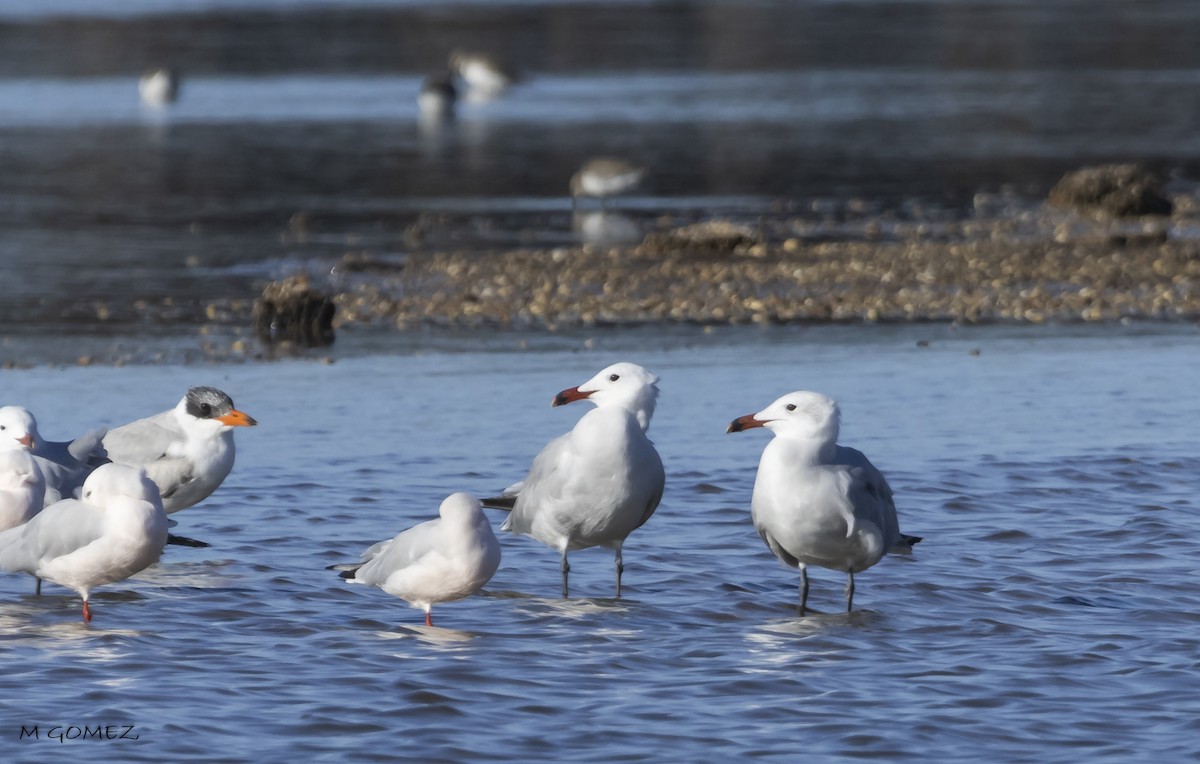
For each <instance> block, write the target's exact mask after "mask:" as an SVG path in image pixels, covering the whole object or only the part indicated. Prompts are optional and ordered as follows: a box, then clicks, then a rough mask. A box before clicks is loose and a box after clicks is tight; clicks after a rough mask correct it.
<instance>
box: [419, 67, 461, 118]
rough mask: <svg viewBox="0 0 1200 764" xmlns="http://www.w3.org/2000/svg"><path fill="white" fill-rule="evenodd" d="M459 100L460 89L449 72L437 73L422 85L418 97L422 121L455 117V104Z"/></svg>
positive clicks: (427, 78)
mask: <svg viewBox="0 0 1200 764" xmlns="http://www.w3.org/2000/svg"><path fill="white" fill-rule="evenodd" d="M457 100H458V88H456V87H454V77H453V76H452V75H451V74H450V73H449V72H437V73H435V74H431V75H429V76H428V77H426V78H425V81H424V82H422V83H421V93H420V94H419V95H418V96H417V108H418V109H420V111H421V118H422V119H431V120H442V119H449V118H450V117H453V116H454V104H455V102H456V101H457Z"/></svg>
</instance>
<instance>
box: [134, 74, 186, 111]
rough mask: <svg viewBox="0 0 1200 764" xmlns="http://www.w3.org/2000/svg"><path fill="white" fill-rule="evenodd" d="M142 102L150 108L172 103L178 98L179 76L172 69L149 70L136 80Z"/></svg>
mask: <svg viewBox="0 0 1200 764" xmlns="http://www.w3.org/2000/svg"><path fill="white" fill-rule="evenodd" d="M138 93H140V94H141V96H142V102H143V103H146V104H150V105H152V106H163V105H164V104H168V103H172V102H173V101H175V99H177V98H178V97H179V74H178V72H176V71H175V70H174V69H151V70H150V71H148V72H146V73H144V74H143V75H142V76H141V78H140V79H139V80H138Z"/></svg>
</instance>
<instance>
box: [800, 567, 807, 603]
mask: <svg viewBox="0 0 1200 764" xmlns="http://www.w3.org/2000/svg"><path fill="white" fill-rule="evenodd" d="M807 608H808V566H807V565H801V566H800V615H804V613H805V610H806V609H807Z"/></svg>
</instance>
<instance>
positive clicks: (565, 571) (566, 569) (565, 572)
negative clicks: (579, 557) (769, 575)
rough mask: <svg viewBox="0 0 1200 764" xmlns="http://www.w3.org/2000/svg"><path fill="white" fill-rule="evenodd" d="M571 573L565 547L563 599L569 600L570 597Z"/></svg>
mask: <svg viewBox="0 0 1200 764" xmlns="http://www.w3.org/2000/svg"><path fill="white" fill-rule="evenodd" d="M570 572H571V565H570V564H569V563H568V562H567V550H566V547H563V550H562V574H563V599H567V597H569V596H570V595H569V594H567V574H568V573H570Z"/></svg>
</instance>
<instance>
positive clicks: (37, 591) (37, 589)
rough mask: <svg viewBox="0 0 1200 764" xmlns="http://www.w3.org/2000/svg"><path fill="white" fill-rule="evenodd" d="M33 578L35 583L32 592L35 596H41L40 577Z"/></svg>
mask: <svg viewBox="0 0 1200 764" xmlns="http://www.w3.org/2000/svg"><path fill="white" fill-rule="evenodd" d="M33 580H34V581H37V585H36V586H35V587H33V593H34V595H35V596H38V597H41V596H42V579H40V578H37V577H36V576H35V577H34V579H33Z"/></svg>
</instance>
